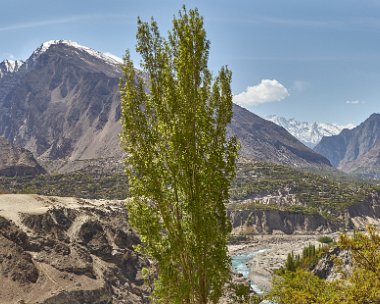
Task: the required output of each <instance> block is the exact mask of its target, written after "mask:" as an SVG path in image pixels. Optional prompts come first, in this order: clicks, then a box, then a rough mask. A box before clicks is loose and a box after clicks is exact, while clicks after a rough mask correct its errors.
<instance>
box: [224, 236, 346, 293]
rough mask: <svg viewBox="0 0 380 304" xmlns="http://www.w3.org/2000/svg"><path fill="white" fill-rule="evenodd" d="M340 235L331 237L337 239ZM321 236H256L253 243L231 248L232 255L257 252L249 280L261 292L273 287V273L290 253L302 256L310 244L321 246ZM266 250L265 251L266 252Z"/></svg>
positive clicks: (251, 262)
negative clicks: (319, 239) (319, 240)
mask: <svg viewBox="0 0 380 304" xmlns="http://www.w3.org/2000/svg"><path fill="white" fill-rule="evenodd" d="M338 235H339V234H338V233H335V234H332V235H330V236H331V237H332V238H335V239H336V238H337V237H338ZM320 236H321V235H262V236H256V237H255V238H254V240H253V241H252V242H251V243H248V244H241V245H231V246H229V248H228V249H229V252H230V255H239V254H246V253H250V252H257V251H259V252H258V253H257V254H256V255H254V256H252V257H251V258H250V260H249V261H248V263H247V264H248V268H249V270H250V273H249V276H248V279H249V280H251V281H252V282H253V283H254V284H255V285H257V286H258V287H259V288H260V289H261V290H268V289H270V286H271V280H272V274H273V271H274V270H275V269H277V268H279V267H280V266H282V265H283V264H284V262H285V261H286V258H287V256H288V253H291V252H294V254H295V255H296V254H302V250H303V248H304V247H306V246H308V244H314V245H316V246H319V245H320V243H319V242H318V241H317V239H318V238H319V237H320ZM264 249H265V250H264Z"/></svg>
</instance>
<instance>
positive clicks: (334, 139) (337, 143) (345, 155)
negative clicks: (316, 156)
mask: <svg viewBox="0 0 380 304" xmlns="http://www.w3.org/2000/svg"><path fill="white" fill-rule="evenodd" d="M314 150H315V151H316V152H318V153H320V154H322V155H324V156H325V157H326V158H328V159H329V160H330V162H331V163H332V164H333V165H334V166H335V167H337V168H338V169H340V170H343V171H345V172H353V173H356V174H360V175H365V176H369V177H374V178H380V114H372V115H371V116H370V117H369V118H368V119H366V120H365V121H364V122H363V123H361V124H360V125H359V126H357V127H356V128H354V129H352V130H347V129H346V130H343V131H342V132H341V133H340V134H338V135H334V136H328V137H323V138H322V140H321V142H320V143H319V144H318V145H317V146H316V147H315V148H314Z"/></svg>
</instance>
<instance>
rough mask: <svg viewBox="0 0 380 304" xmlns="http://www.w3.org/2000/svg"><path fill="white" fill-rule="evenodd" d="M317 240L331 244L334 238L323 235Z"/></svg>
mask: <svg viewBox="0 0 380 304" xmlns="http://www.w3.org/2000/svg"><path fill="white" fill-rule="evenodd" d="M318 242H320V243H322V244H331V243H333V242H334V240H333V239H332V238H331V237H329V236H327V235H324V236H321V237H319V238H318Z"/></svg>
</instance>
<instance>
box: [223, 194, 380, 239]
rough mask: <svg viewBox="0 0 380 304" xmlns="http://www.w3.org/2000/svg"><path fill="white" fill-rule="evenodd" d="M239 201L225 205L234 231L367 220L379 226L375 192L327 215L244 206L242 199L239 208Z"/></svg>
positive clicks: (344, 225) (334, 226)
mask: <svg viewBox="0 0 380 304" xmlns="http://www.w3.org/2000/svg"><path fill="white" fill-rule="evenodd" d="M238 205H239V203H234V204H233V207H230V208H229V209H228V214H229V217H230V219H231V224H232V232H233V233H234V234H274V233H285V234H314V233H330V232H335V231H339V230H341V229H348V230H353V229H356V230H364V229H365V227H366V226H367V225H368V224H371V225H376V226H380V199H379V197H378V196H373V197H372V198H368V199H367V200H366V201H365V202H361V203H356V204H353V205H351V206H348V207H346V208H344V209H342V210H341V211H337V214H335V215H331V214H330V216H322V215H321V214H319V213H307V212H295V211H286V210H278V209H277V208H276V209H277V210H276V209H273V208H268V209H265V208H263V207H262V208H257V207H244V203H242V207H241V208H239V207H238Z"/></svg>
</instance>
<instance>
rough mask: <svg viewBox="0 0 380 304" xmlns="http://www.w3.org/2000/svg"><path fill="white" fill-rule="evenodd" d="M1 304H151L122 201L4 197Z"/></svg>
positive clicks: (1, 201)
mask: <svg viewBox="0 0 380 304" xmlns="http://www.w3.org/2000/svg"><path fill="white" fill-rule="evenodd" d="M0 242H1V244H2V246H1V247H0V285H1V286H2V289H1V290H0V303H8V304H9V303H41V304H50V303H51V304H53V303H54V304H57V303H62V304H63V303H67V304H68V303H70V304H73V303H77V304H83V303H96V304H105V303H130V304H132V303H133V304H135V303H146V302H147V298H146V296H147V293H148V290H147V288H146V287H145V286H144V285H143V279H142V276H141V272H140V271H141V268H142V267H143V266H144V265H147V263H148V262H147V261H146V260H143V259H142V258H141V257H140V256H139V255H138V254H137V253H136V252H135V251H134V249H133V246H134V245H137V244H138V243H139V238H138V237H137V235H136V234H135V233H134V231H133V230H131V228H130V227H129V224H128V215H127V212H126V210H125V208H124V206H123V202H121V201H104V200H83V199H74V198H58V197H43V196H38V195H0Z"/></svg>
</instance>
